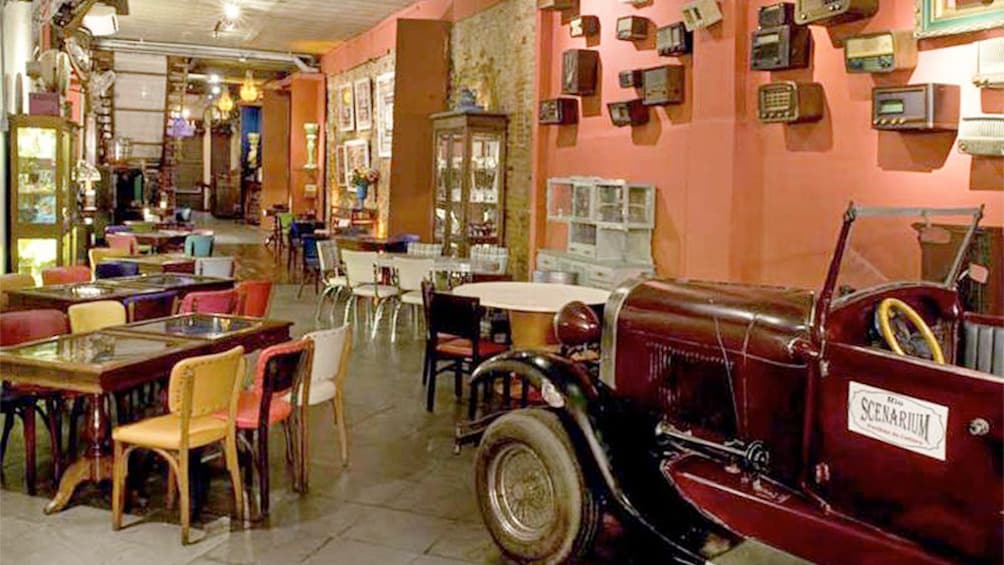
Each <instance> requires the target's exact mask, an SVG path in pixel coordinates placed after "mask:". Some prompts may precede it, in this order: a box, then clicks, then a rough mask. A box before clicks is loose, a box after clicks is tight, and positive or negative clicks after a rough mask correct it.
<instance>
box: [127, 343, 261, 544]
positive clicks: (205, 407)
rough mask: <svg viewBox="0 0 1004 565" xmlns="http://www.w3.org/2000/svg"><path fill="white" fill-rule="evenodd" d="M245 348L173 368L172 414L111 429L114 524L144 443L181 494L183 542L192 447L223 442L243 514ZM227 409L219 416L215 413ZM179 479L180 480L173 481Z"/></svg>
mask: <svg viewBox="0 0 1004 565" xmlns="http://www.w3.org/2000/svg"><path fill="white" fill-rule="evenodd" d="M244 372H245V361H244V348H243V347H240V346H238V347H235V348H233V349H231V350H229V351H225V352H223V353H217V354H214V355H204V356H201V357H192V358H189V359H185V360H183V361H180V362H179V363H178V364H176V365H175V366H174V368H173V369H172V370H171V380H170V385H169V389H168V413H167V414H165V415H163V416H155V417H153V418H147V419H145V420H141V421H139V422H136V423H133V424H128V425H125V426H118V427H116V428H115V429H113V430H112V440H113V441H114V446H115V447H114V453H115V464H114V467H113V473H112V528H113V529H115V530H119V529H121V527H122V507H123V505H124V502H125V485H126V475H127V473H128V467H129V455H130V454H131V453H132V451H133V450H134V449H136V448H144V449H149V450H151V451H153V452H154V453H157V454H158V455H160V456H161V457H163V458H164V459H165V460H166V461H167V463H168V467H169V474H168V501H169V506H170V505H171V501H172V499H173V498H174V496H173V494H174V489H175V488H177V490H178V491H180V493H181V543H182V544H187V543H188V532H189V529H190V524H191V503H190V496H189V492H190V491H189V483H188V480H189V479H188V478H189V451H190V450H192V449H196V448H200V447H207V446H209V445H213V444H223V453H224V459H225V461H226V467H227V471H228V472H229V474H230V481H231V483H232V485H233V489H234V516H235V517H236V518H237V519H238V520H239V519H241V515H242V513H243V512H242V511H243V507H244V489H243V485H242V484H241V474H240V468H239V467H238V463H237V433H236V422H237V399H238V396H239V394H240V386H241V381H242V380H243V378H244ZM221 412H222V413H223V414H224V416H223V417H222V418H221V417H219V416H217V414H219V413H221ZM175 481H177V484H175Z"/></svg>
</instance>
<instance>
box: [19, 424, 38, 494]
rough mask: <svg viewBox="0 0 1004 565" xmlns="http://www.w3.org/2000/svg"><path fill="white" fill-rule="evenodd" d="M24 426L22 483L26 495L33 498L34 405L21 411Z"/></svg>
mask: <svg viewBox="0 0 1004 565" xmlns="http://www.w3.org/2000/svg"><path fill="white" fill-rule="evenodd" d="M21 422H22V424H24V481H25V484H26V485H27V487H28V494H29V495H31V496H35V405H34V404H28V405H26V406H25V407H24V408H23V409H22V410H21Z"/></svg>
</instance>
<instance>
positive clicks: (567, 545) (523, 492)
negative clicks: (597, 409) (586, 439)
mask: <svg viewBox="0 0 1004 565" xmlns="http://www.w3.org/2000/svg"><path fill="white" fill-rule="evenodd" d="M475 473H476V480H477V491H478V504H479V505H480V507H481V515H482V517H483V518H484V521H485V525H486V526H487V527H488V530H489V532H490V533H491V535H492V537H493V538H494V539H495V542H496V543H497V544H498V546H499V547H500V548H501V549H502V551H503V552H504V553H505V554H506V555H507V556H508V557H510V558H512V559H515V560H516V561H519V562H521V563H562V562H564V561H566V560H568V559H570V558H572V557H577V556H580V555H582V554H584V553H585V552H587V551H588V550H589V548H590V546H591V544H592V541H593V538H594V537H595V535H596V530H597V527H598V525H599V523H600V508H599V504H598V503H597V502H596V498H595V497H594V495H593V493H592V491H591V490H590V488H589V482H588V481H587V480H586V477H585V475H584V474H583V472H582V467H581V465H580V464H579V462H578V459H577V457H576V452H575V448H574V447H573V445H572V442H571V439H570V438H569V437H568V433H567V432H566V431H565V429H564V427H563V426H562V424H561V421H560V420H559V418H558V417H557V416H556V415H555V414H553V413H552V412H549V411H547V410H540V409H524V410H516V411H514V412H511V413H509V414H506V415H505V416H503V417H501V418H499V419H498V420H496V421H495V422H494V423H493V424H492V425H491V426H490V427H489V428H488V430H487V431H486V432H485V436H484V438H483V439H482V440H481V446H480V448H479V449H478V454H477V459H476V461H475Z"/></svg>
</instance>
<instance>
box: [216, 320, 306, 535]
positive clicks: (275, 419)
mask: <svg viewBox="0 0 1004 565" xmlns="http://www.w3.org/2000/svg"><path fill="white" fill-rule="evenodd" d="M313 357H314V342H313V341H311V340H309V339H300V340H296V341H287V342H286V343H280V344H279V345H273V346H272V347H268V348H266V349H264V350H263V351H262V352H261V355H260V356H259V357H258V364H257V365H256V366H255V373H254V387H253V388H252V389H251V390H247V391H242V392H241V394H240V398H239V399H238V401H237V402H238V404H237V430H238V431H243V433H244V440H245V441H243V442H241V445H242V446H244V447H245V449H250V450H251V452H252V453H251V456H252V462H253V467H254V469H255V470H256V471H257V472H258V489H259V491H258V492H259V508H260V509H261V514H262V515H266V514H268V507H269V504H268V499H269V494H268V492H269V487H268V484H269V477H268V431H269V428H270V427H271V426H273V425H275V424H279V423H281V424H283V427H284V428H285V437H286V458H287V462H289V463H291V464H293V490H294V491H297V492H302V491H303V489H304V488H305V485H304V484H303V478H304V477H305V473H304V472H303V469H304V465H306V464H307V462H306V461H305V460H304V455H305V452H306V436H305V434H306V433H307V428H306V425H307V412H306V407H307V406H308V404H307V403H300V402H297V406H295V407H294V405H293V404H292V403H291V402H290V399H297V398H309V396H310V373H311V365H312V363H313ZM216 416H217V417H218V418H223V419H225V418H226V417H227V415H226V414H222V413H221V414H216ZM291 420H292V422H291ZM291 426H292V427H291ZM293 427H295V428H296V436H295V437H296V440H295V445H294V439H293ZM245 469H246V471H247V472H248V473H250V471H251V466H250V465H249V466H246V467H245ZM251 479H252V477H250V476H249V477H248V478H246V479H245V481H246V482H245V484H246V485H249V486H250V485H251Z"/></svg>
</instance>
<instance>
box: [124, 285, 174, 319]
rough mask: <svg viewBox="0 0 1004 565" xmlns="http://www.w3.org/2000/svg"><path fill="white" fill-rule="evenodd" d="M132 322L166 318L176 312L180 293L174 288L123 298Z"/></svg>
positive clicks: (128, 316)
mask: <svg viewBox="0 0 1004 565" xmlns="http://www.w3.org/2000/svg"><path fill="white" fill-rule="evenodd" d="M122 304H124V305H125V307H126V314H127V316H126V317H127V318H128V319H129V321H130V322H140V321H143V320H152V319H154V318H165V317H167V316H171V315H173V314H174V310H175V308H176V307H177V305H178V293H177V292H175V291H173V290H166V291H163V292H152V293H147V294H137V295H134V296H130V297H127V298H125V299H123V300H122Z"/></svg>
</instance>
